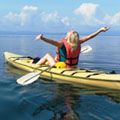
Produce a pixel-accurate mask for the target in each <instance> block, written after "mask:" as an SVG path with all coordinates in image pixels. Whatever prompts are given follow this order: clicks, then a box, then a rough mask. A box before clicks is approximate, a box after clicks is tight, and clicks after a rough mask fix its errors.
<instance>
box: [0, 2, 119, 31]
mask: <svg viewBox="0 0 120 120" xmlns="http://www.w3.org/2000/svg"><path fill="white" fill-rule="evenodd" d="M119 5H120V1H117V2H115V0H4V1H3V0H0V18H1V19H0V31H40V32H66V31H68V30H71V29H75V30H78V31H81V32H83V33H84V32H86V31H89V30H92V29H95V30H96V29H98V28H100V27H103V26H107V27H110V28H111V30H112V31H120V7H119Z"/></svg>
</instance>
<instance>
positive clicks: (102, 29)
mask: <svg viewBox="0 0 120 120" xmlns="http://www.w3.org/2000/svg"><path fill="white" fill-rule="evenodd" d="M107 30H109V28H108V27H102V28H100V32H106V31H107Z"/></svg>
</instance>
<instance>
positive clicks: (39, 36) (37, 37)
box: [35, 34, 43, 40]
mask: <svg viewBox="0 0 120 120" xmlns="http://www.w3.org/2000/svg"><path fill="white" fill-rule="evenodd" d="M42 38H43V35H42V34H39V35H37V36H36V38H35V40H40V39H42Z"/></svg>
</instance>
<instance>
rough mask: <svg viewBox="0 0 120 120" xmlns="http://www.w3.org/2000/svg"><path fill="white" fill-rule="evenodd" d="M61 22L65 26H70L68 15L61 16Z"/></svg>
mask: <svg viewBox="0 0 120 120" xmlns="http://www.w3.org/2000/svg"><path fill="white" fill-rule="evenodd" d="M61 22H62V23H63V24H65V25H66V26H70V19H69V17H63V18H62V19H61Z"/></svg>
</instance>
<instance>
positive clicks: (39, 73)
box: [24, 67, 52, 83]
mask: <svg viewBox="0 0 120 120" xmlns="http://www.w3.org/2000/svg"><path fill="white" fill-rule="evenodd" d="M51 68H52V67H48V68H46V69H45V70H42V71H41V72H38V74H36V75H34V76H32V77H31V78H29V79H27V80H25V81H24V83H25V82H27V81H29V80H30V79H32V78H34V77H36V76H37V75H41V74H42V73H43V72H45V71H47V70H49V69H51Z"/></svg>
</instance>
